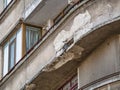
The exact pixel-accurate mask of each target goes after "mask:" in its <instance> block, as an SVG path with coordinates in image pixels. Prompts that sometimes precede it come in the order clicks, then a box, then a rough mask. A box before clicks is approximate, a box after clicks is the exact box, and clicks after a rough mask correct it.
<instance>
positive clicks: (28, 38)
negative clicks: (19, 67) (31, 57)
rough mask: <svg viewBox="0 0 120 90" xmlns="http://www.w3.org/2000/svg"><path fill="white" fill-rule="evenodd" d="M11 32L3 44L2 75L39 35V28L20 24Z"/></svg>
mask: <svg viewBox="0 0 120 90" xmlns="http://www.w3.org/2000/svg"><path fill="white" fill-rule="evenodd" d="M20 27H21V28H20V29H18V30H17V31H13V33H11V34H10V35H9V36H8V38H7V40H6V41H5V43H4V44H3V59H4V61H3V76H5V75H6V74H7V73H8V72H9V71H10V70H11V69H12V68H13V67H14V66H15V64H16V63H18V62H19V60H20V59H21V58H22V56H23V55H24V54H25V53H26V52H27V51H29V50H30V49H31V48H32V47H33V45H35V43H36V42H37V41H38V40H39V38H40V37H41V35H42V34H41V28H39V27H34V26H30V25H26V24H22V25H21V26H20Z"/></svg>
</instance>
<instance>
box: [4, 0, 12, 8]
mask: <svg viewBox="0 0 120 90" xmlns="http://www.w3.org/2000/svg"><path fill="white" fill-rule="evenodd" d="M10 2H11V0H4V8H5V7H6V6H7V5H8V4H9V3H10Z"/></svg>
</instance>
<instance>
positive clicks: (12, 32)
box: [1, 22, 42, 77]
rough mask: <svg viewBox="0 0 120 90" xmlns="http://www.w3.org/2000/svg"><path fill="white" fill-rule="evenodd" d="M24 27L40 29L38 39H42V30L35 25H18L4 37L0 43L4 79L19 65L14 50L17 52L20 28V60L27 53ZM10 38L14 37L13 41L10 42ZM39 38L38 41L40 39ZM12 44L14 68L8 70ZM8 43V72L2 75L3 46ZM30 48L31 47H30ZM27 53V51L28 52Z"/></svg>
mask: <svg viewBox="0 0 120 90" xmlns="http://www.w3.org/2000/svg"><path fill="white" fill-rule="evenodd" d="M26 26H32V27H36V28H40V35H41V36H40V38H41V37H42V28H41V27H40V26H36V25H31V24H27V23H23V22H21V23H18V24H17V26H16V27H15V28H14V29H13V30H12V31H11V32H10V33H9V34H8V35H7V36H6V37H5V39H4V40H3V41H2V42H1V45H2V58H3V61H2V77H5V76H6V75H7V73H9V72H10V71H11V70H12V68H14V66H15V65H16V64H17V63H19V61H18V62H17V61H16V55H17V54H16V52H17V51H16V50H17V46H16V45H17V41H16V40H17V32H19V30H20V28H21V31H22V34H21V35H22V43H21V45H22V49H21V55H22V56H21V58H22V57H23V56H24V55H25V54H26V53H27V51H26ZM12 37H15V38H14V40H13V41H12V40H11V38H12ZM40 38H39V39H40ZM12 42H15V59H14V66H13V67H12V68H10V65H9V63H10V53H9V52H10V44H11V43H12ZM7 43H8V67H7V68H8V71H7V73H6V74H4V46H5V45H6V44H7ZM33 46H34V45H33ZM31 48H32V47H31ZM31 48H30V49H31ZM28 52H29V51H28Z"/></svg>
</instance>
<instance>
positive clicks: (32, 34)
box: [26, 26, 40, 51]
mask: <svg viewBox="0 0 120 90" xmlns="http://www.w3.org/2000/svg"><path fill="white" fill-rule="evenodd" d="M39 37H40V29H39V28H35V27H30V26H26V50H27V51H28V50H29V49H30V48H31V47H32V46H33V45H34V44H35V43H36V42H37V41H38V40H39Z"/></svg>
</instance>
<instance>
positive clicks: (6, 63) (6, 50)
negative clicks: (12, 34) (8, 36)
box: [3, 43, 9, 76]
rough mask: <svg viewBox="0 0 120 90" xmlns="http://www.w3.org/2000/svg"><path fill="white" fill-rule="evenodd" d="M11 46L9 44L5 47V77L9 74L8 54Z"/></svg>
mask: <svg viewBox="0 0 120 90" xmlns="http://www.w3.org/2000/svg"><path fill="white" fill-rule="evenodd" d="M8 45H9V44H8V43H7V44H6V45H5V46H4V66H3V76H5V75H6V74H7V72H8V52H9V46H8Z"/></svg>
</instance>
